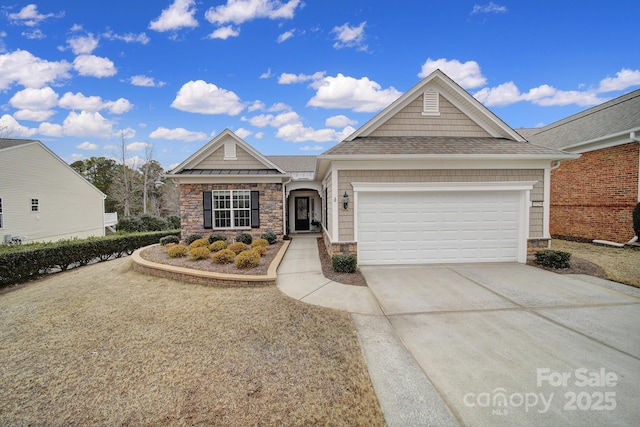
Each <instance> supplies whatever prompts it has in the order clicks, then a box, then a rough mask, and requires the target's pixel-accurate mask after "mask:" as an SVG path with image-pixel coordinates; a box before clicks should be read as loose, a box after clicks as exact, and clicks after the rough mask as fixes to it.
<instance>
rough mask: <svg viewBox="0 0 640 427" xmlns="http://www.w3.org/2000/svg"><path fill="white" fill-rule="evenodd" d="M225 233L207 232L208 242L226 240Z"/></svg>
mask: <svg viewBox="0 0 640 427" xmlns="http://www.w3.org/2000/svg"><path fill="white" fill-rule="evenodd" d="M226 241H227V235H226V234H224V233H211V234H209V243H214V242H226Z"/></svg>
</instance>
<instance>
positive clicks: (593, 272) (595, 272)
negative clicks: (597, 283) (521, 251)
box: [527, 257, 607, 279]
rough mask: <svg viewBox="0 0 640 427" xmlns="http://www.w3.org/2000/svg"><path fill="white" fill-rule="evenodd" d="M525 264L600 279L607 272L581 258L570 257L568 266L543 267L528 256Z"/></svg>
mask: <svg viewBox="0 0 640 427" xmlns="http://www.w3.org/2000/svg"><path fill="white" fill-rule="evenodd" d="M527 265H531V266H533V267H538V268H542V269H543V270H548V271H553V272H554V273H559V274H586V275H589V276H595V277H600V278H601V279H607V274H606V273H605V271H604V269H602V267H600V266H599V265H597V264H594V263H592V262H590V261H587V260H586V259H582V258H576V257H571V266H570V267H569V268H550V267H545V266H542V265H540V264H538V263H537V262H536V261H535V259H534V258H529V259H528V260H527Z"/></svg>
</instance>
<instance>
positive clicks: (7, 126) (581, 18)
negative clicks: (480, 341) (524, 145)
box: [0, 0, 640, 169]
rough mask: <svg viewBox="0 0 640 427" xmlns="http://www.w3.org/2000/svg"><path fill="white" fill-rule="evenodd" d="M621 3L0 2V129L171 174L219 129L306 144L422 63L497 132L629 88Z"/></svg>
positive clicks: (348, 128)
mask: <svg viewBox="0 0 640 427" xmlns="http://www.w3.org/2000/svg"><path fill="white" fill-rule="evenodd" d="M639 13H640V2H638V1H637V0H612V1H602V0H600V1H592V0H583V1H580V2H577V1H569V0H560V1H558V0H537V1H523V0H510V1H507V0H496V1H495V2H493V1H485V0H478V1H473V0H472V1H466V0H450V1H441V0H440V1H431V0H397V1H376V0H368V1H360V0H339V1H338V0H307V1H302V0H280V1H278V0H212V1H210V0H145V1H131V0H128V1H123V0H109V1H106V0H94V1H83V2H80V1H77V0H56V1H50V0H49V1H41V2H39V3H28V2H20V1H14V0H8V1H5V2H3V5H0V136H3V137H10V138H27V139H38V140H40V141H42V142H43V143H44V144H45V145H46V146H47V147H49V148H50V149H51V150H52V151H53V152H54V153H56V154H57V155H58V156H60V157H61V158H62V159H64V160H65V161H67V162H68V163H72V162H74V161H76V160H83V159H87V158H90V157H94V156H95V157H100V156H104V157H110V158H116V159H118V158H119V157H120V154H119V151H120V149H121V146H122V141H123V140H124V144H125V146H126V158H127V160H126V161H127V162H128V163H129V164H130V165H138V166H139V165H140V164H142V162H143V161H144V158H145V157H146V156H148V155H150V154H151V155H152V156H153V159H155V160H157V161H159V162H160V164H161V165H162V166H163V167H164V168H166V169H171V168H172V167H174V166H176V165H177V164H179V163H181V162H182V161H184V160H185V159H187V158H188V157H189V156H190V155H191V154H193V153H194V152H196V151H197V150H198V149H200V148H201V147H202V146H203V145H204V144H206V143H207V142H208V141H209V140H211V139H212V138H214V137H215V136H216V135H217V134H219V133H220V132H222V131H223V130H225V129H230V130H232V131H233V132H235V133H236V134H237V135H238V136H240V137H241V138H243V139H244V140H245V141H246V142H248V143H249V144H250V145H252V146H253V147H254V148H256V149H257V150H258V151H260V152H261V153H263V154H265V155H305V154H309V155H310V154H320V153H322V152H323V151H325V150H327V149H329V148H331V147H332V146H334V145H335V144H337V143H338V142H339V141H341V140H342V139H343V138H345V137H346V136H348V135H349V134H350V133H351V132H353V131H354V130H356V129H358V128H359V127H360V126H362V125H364V124H365V123H366V122H367V121H368V120H370V119H371V118H372V117H374V116H375V115H376V113H378V112H380V111H381V110H382V109H384V108H385V107H386V106H388V105H389V104H390V103H392V102H393V101H394V100H395V99H397V98H398V97H399V96H401V95H402V94H403V93H404V92H406V91H408V90H409V89H410V88H411V87H413V86H414V85H416V84H417V83H418V82H419V81H420V80H421V79H422V78H424V77H426V76H427V75H429V73H431V72H432V71H433V70H435V69H437V68H439V69H441V70H442V71H444V72H445V73H446V74H447V75H449V76H450V77H451V78H452V79H453V80H455V81H456V82H457V83H458V84H460V85H461V86H462V87H463V88H465V89H466V90H467V91H468V92H469V93H470V94H471V95H473V96H474V97H475V98H476V99H478V100H479V101H480V102H482V103H483V104H484V105H485V106H487V107H488V108H489V109H490V110H491V111H493V112H494V113H495V114H496V115H497V116H498V117H500V118H501V119H502V120H504V121H505V122H506V123H507V124H508V125H509V126H511V127H512V128H514V129H517V128H520V127H538V126H542V125H545V124H549V123H552V122H554V121H557V120H560V119H563V118H565V117H567V116H569V115H571V114H575V113H577V112H579V111H582V110H585V109H587V108H589V107H591V106H594V105H597V104H600V103H602V102H605V101H607V100H609V99H612V98H615V97H618V96H620V95H623V94H625V93H628V92H631V91H633V90H636V89H638V88H640V31H638V28H637V25H635V24H634V22H636V18H635V17H637V16H639Z"/></svg>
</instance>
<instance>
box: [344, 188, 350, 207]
mask: <svg viewBox="0 0 640 427" xmlns="http://www.w3.org/2000/svg"><path fill="white" fill-rule="evenodd" d="M342 207H343V208H345V209H347V208H348V207H349V195H348V194H347V192H346V191H345V192H344V194H343V195H342Z"/></svg>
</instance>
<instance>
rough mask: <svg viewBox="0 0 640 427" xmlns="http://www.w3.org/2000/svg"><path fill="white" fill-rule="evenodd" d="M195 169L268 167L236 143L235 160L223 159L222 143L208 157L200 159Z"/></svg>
mask: <svg viewBox="0 0 640 427" xmlns="http://www.w3.org/2000/svg"><path fill="white" fill-rule="evenodd" d="M195 169H268V168H267V167H266V166H265V165H263V164H262V163H261V162H259V161H258V160H256V158H255V157H253V156H252V155H251V154H249V153H248V152H247V151H245V150H243V149H242V148H241V147H240V146H239V145H236V160H225V159H224V144H222V146H221V147H220V148H218V149H217V150H216V151H214V152H213V153H212V154H211V155H209V157H207V158H206V159H204V160H202V162H200V163H199V164H198V166H197V167H195Z"/></svg>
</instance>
